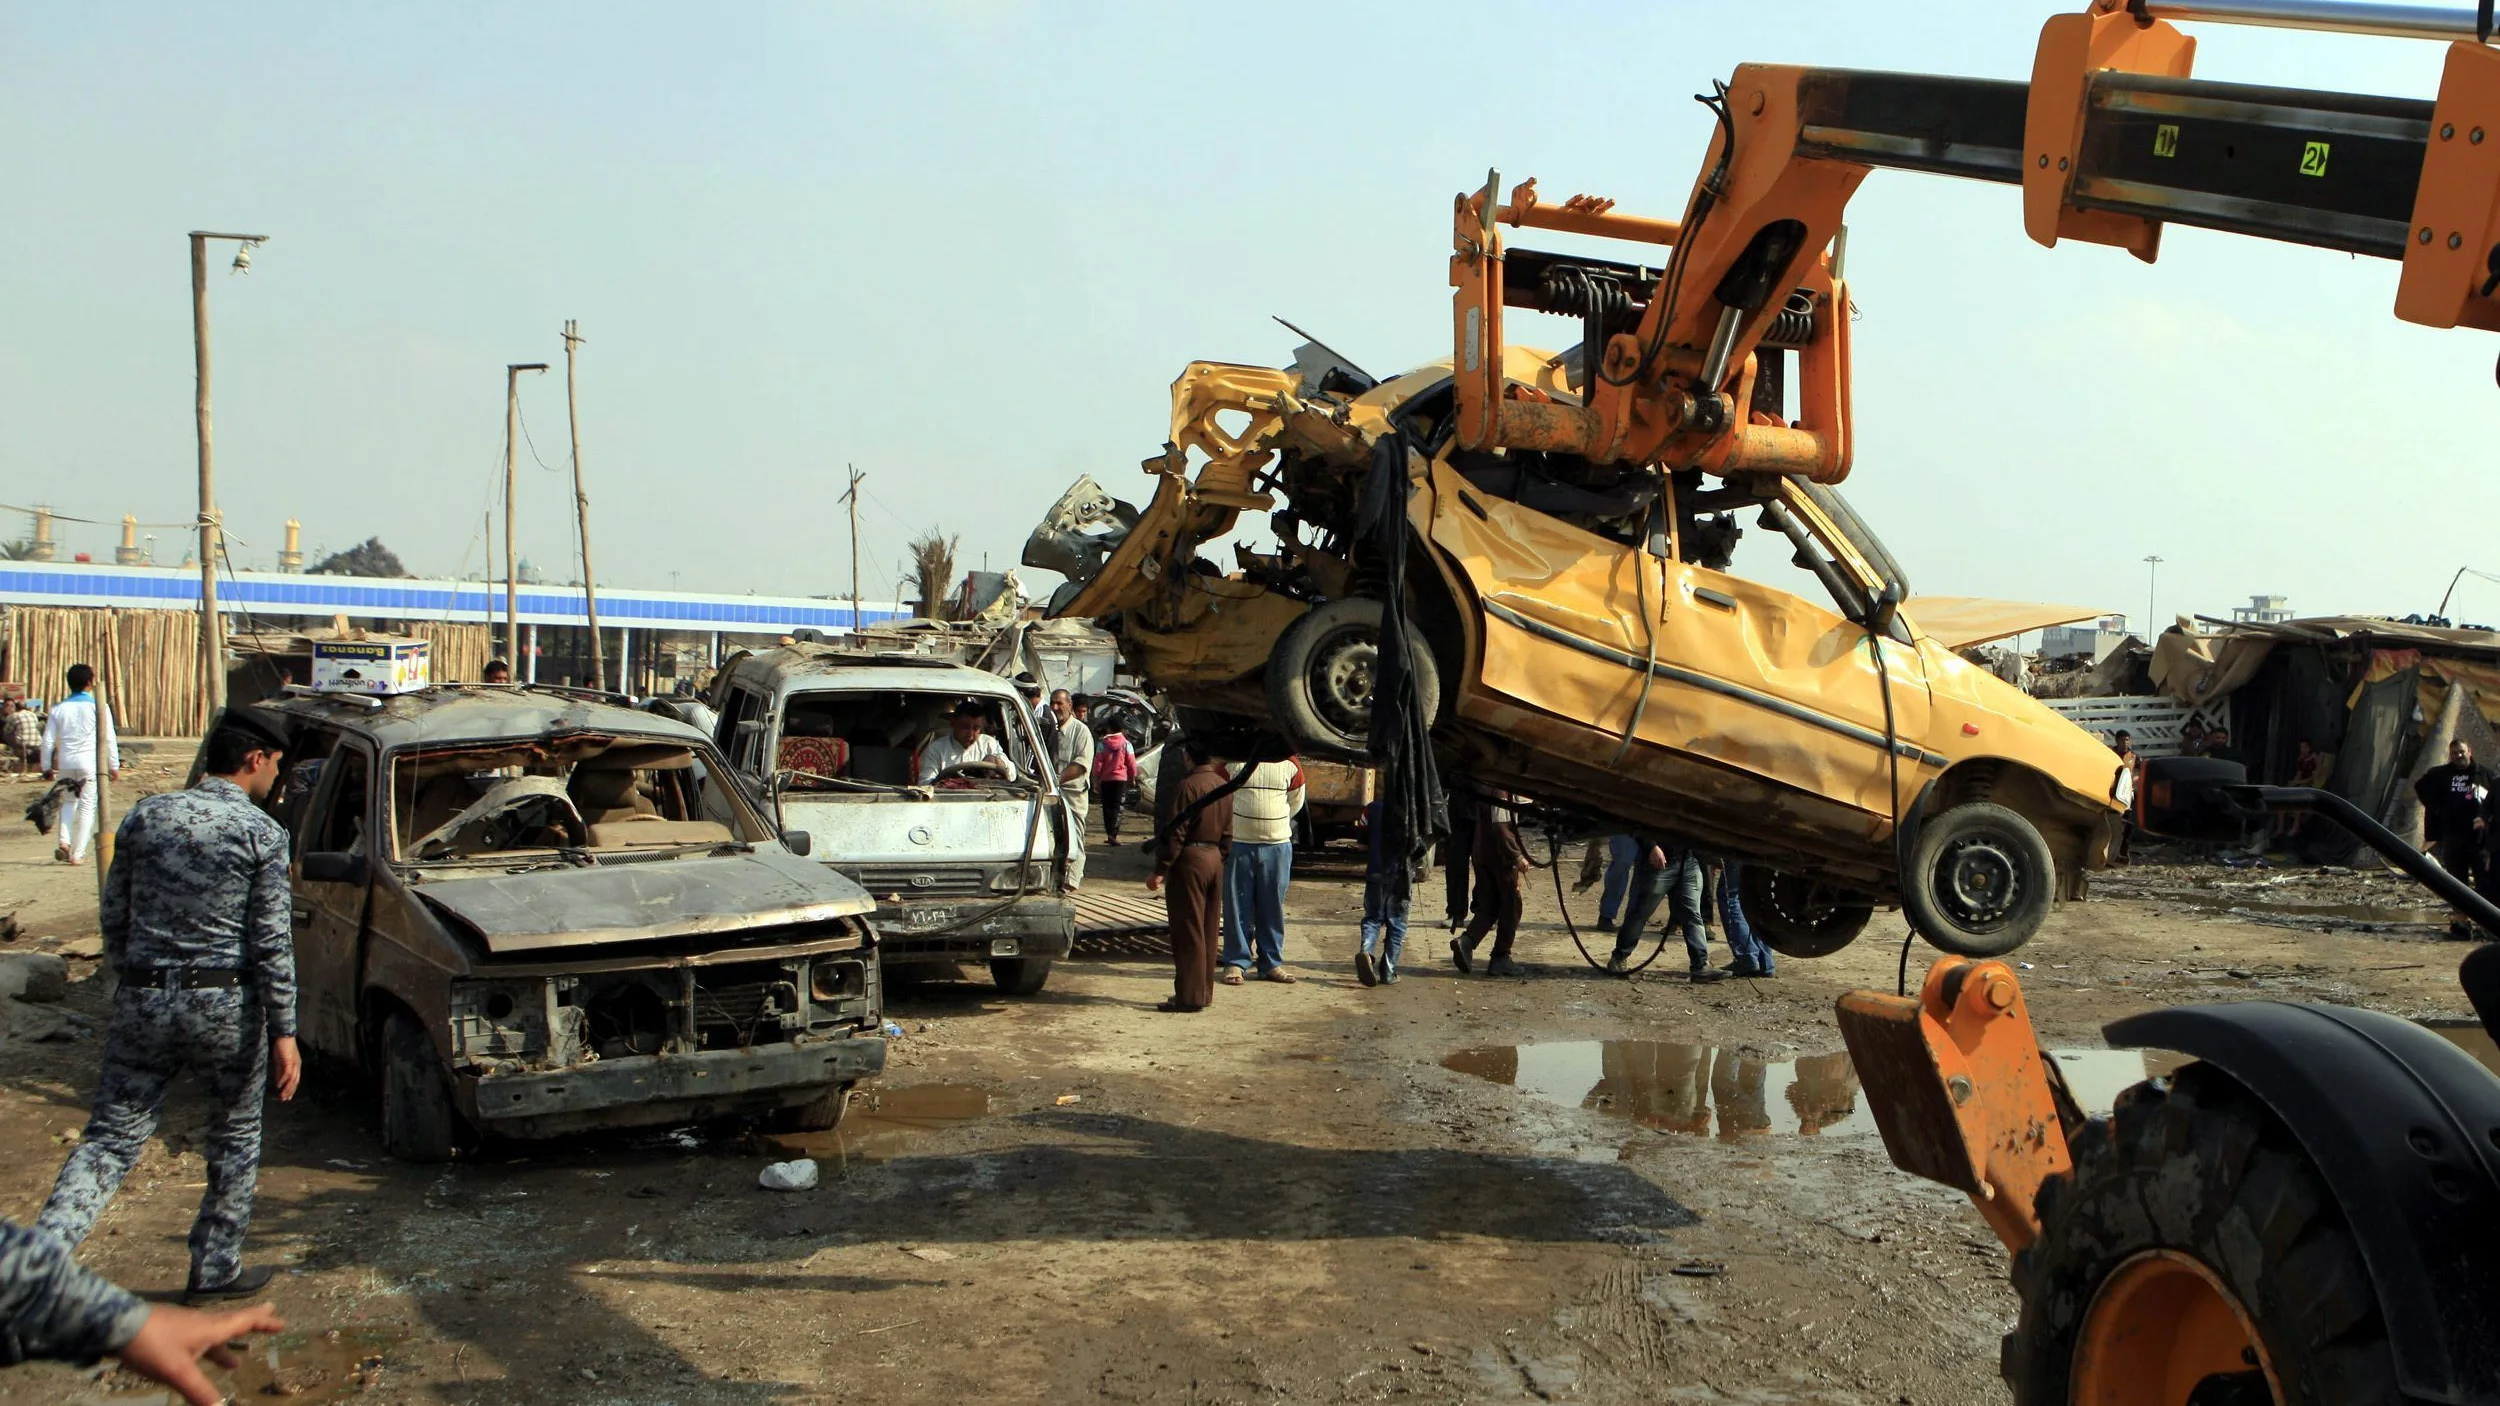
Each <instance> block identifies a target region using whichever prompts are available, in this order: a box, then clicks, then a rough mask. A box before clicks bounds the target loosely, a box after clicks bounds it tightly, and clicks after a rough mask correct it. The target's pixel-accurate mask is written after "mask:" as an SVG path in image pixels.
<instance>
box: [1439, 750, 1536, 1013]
mask: <svg viewBox="0 0 2500 1406" xmlns="http://www.w3.org/2000/svg"><path fill="white" fill-rule="evenodd" d="M1470 860H1471V862H1472V863H1473V864H1474V865H1475V870H1476V872H1475V880H1476V909H1475V914H1474V916H1473V917H1472V918H1470V919H1469V920H1468V923H1467V931H1465V932H1463V933H1460V934H1459V935H1458V938H1457V939H1456V940H1455V941H1453V942H1452V943H1450V961H1451V962H1452V963H1453V964H1455V965H1456V966H1457V967H1458V969H1459V971H1460V972H1462V973H1465V972H1472V971H1474V970H1475V969H1476V944H1477V943H1479V942H1482V941H1483V940H1484V935H1485V933H1486V932H1488V931H1490V932H1491V933H1492V934H1493V959H1492V960H1491V961H1489V962H1486V963H1485V964H1484V974H1485V975H1486V976H1524V975H1526V973H1525V972H1524V971H1523V970H1522V969H1521V968H1520V965H1519V964H1518V963H1517V962H1514V961H1512V960H1511V959H1510V947H1511V944H1512V943H1513V942H1515V941H1517V940H1518V937H1519V915H1520V912H1521V911H1522V908H1523V906H1524V905H1523V902H1522V900H1521V898H1520V893H1519V882H1520V879H1521V878H1522V877H1523V876H1524V875H1526V874H1527V872H1528V847H1527V846H1526V845H1524V844H1522V843H1520V840H1519V815H1518V812H1516V811H1514V810H1512V809H1511V808H1510V797H1509V795H1507V794H1504V793H1496V794H1495V795H1492V796H1489V797H1487V798H1486V799H1484V800H1482V801H1479V802H1477V803H1476V841H1475V849H1474V853H1473V854H1472V855H1471V856H1470Z"/></svg>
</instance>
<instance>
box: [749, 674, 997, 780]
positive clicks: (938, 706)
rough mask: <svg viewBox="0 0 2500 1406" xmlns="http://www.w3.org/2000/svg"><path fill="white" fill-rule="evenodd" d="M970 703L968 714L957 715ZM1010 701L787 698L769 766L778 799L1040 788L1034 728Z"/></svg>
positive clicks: (844, 695)
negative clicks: (827, 793) (910, 790)
mask: <svg viewBox="0 0 2500 1406" xmlns="http://www.w3.org/2000/svg"><path fill="white" fill-rule="evenodd" d="M966 704H969V705H970V711H971V716H969V717H962V718H959V717H958V716H957V713H958V710H959V709H961V708H963V707H964V705H966ZM1021 711H1022V705H1021V704H1019V703H1018V702H1016V701H1015V700H1013V699H1005V698H999V697H995V696H987V695H974V696H972V697H970V698H966V697H965V696H964V695H962V694H956V693H933V692H927V691H922V690H902V689H841V690H827V691H824V692H817V693H793V694H791V695H790V696H789V697H788V698H787V699H785V700H784V701H783V703H782V712H781V739H780V742H779V745H778V750H777V752H776V754H775V756H774V759H773V767H774V770H775V771H776V772H777V773H778V774H779V777H780V781H781V790H782V793H783V794H784V795H796V794H800V793H805V792H811V791H816V792H823V791H874V790H901V789H904V788H907V787H921V786H925V787H931V788H933V789H935V790H937V791H939V792H941V793H943V792H964V791H971V792H993V793H994V792H999V791H1011V792H1015V793H1017V794H1024V793H1029V792H1031V791H1033V790H1034V789H1035V788H1036V787H1037V786H1039V784H1040V777H1041V775H1042V771H1043V768H1042V767H1040V766H1039V765H1038V762H1037V759H1036V758H1035V756H1034V745H1033V734H1032V723H1031V720H1030V719H1029V718H1025V717H1021V716H1019V714H1020V713H1021Z"/></svg>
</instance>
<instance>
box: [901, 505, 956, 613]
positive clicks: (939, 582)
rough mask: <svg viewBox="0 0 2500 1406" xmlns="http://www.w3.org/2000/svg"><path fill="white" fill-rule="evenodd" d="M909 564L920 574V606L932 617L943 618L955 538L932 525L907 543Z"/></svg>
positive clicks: (952, 578) (952, 579) (951, 578)
mask: <svg viewBox="0 0 2500 1406" xmlns="http://www.w3.org/2000/svg"><path fill="white" fill-rule="evenodd" d="M911 560H912V568H913V570H914V571H915V572H916V573H917V574H918V576H919V578H920V609H921V611H922V612H923V613H925V614H926V615H927V616H928V617H929V618H930V619H932V620H943V619H945V618H946V607H947V598H946V597H947V592H948V590H949V589H950V588H951V587H953V585H954V584H955V539H954V538H952V537H945V536H941V535H939V533H938V530H937V529H936V528H934V527H932V528H930V529H929V531H928V534H927V535H926V536H924V537H922V538H921V539H920V540H918V541H916V542H914V543H912V544H911Z"/></svg>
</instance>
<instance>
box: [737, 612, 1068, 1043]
mask: <svg viewBox="0 0 2500 1406" xmlns="http://www.w3.org/2000/svg"><path fill="white" fill-rule="evenodd" d="M711 696H712V699H713V705H714V706H715V707H717V708H718V709H719V711H720V720H719V723H718V728H719V732H718V740H719V743H720V749H721V751H722V752H723V753H725V754H726V755H727V756H728V757H729V761H730V765H731V767H732V768H733V769H734V770H735V771H736V772H737V775H738V777H739V780H740V781H741V782H742V783H743V784H744V785H745V786H746V788H747V789H748V791H749V792H750V793H751V794H752V795H754V796H755V797H756V798H757V799H758V800H759V801H760V802H762V803H763V804H764V805H765V806H767V807H769V808H773V809H774V810H775V811H776V812H777V814H778V817H779V820H780V822H781V824H782V825H783V826H784V827H785V828H786V829H788V830H793V831H805V832H806V833H807V835H808V839H807V841H805V843H806V844H807V845H808V846H809V849H808V853H809V854H811V855H812V856H814V857H815V858H817V859H819V860H821V861H823V862H824V863H826V864H828V865H830V866H832V867H833V868H834V869H835V870H836V871H838V872H840V873H842V874H843V875H845V876H847V877H849V878H851V879H853V880H856V881H857V882H858V883H859V884H860V886H861V887H863V888H865V889H866V890H867V891H868V893H869V895H870V896H871V897H872V898H874V899H875V900H876V904H877V909H876V924H877V933H878V951H879V953H880V954H881V959H880V960H881V965H882V966H883V967H884V968H885V970H886V971H887V972H888V973H889V974H898V975H901V976H904V977H906V978H908V977H909V976H911V975H913V974H915V970H914V969H917V971H918V973H919V974H928V973H930V972H931V971H932V970H933V969H952V968H954V967H955V966H956V965H958V964H960V963H963V962H987V963H988V964H989V968H990V975H991V977H992V979H993V980H995V981H996V982H997V983H998V987H999V989H1000V990H1002V991H1006V992H1009V993H1011V994H1014V995H1030V994H1032V993H1033V992H1036V991H1039V990H1041V989H1042V984H1043V983H1044V982H1046V981H1048V980H1049V979H1050V967H1051V963H1052V962H1054V961H1056V960H1057V959H1058V958H1060V957H1063V956H1065V955H1067V952H1068V947H1069V944H1070V943H1071V942H1073V941H1074V940H1075V935H1076V903H1075V900H1074V897H1073V895H1071V894H1070V893H1069V892H1068V889H1067V871H1066V867H1065V865H1064V863H1063V862H1062V856H1063V854H1064V853H1065V850H1066V845H1067V843H1068V835H1067V820H1066V817H1067V811H1066V809H1065V807H1064V805H1063V804H1062V801H1061V797H1060V791H1059V783H1058V781H1057V779H1056V778H1055V777H1054V776H1052V775H1051V772H1052V770H1053V769H1052V768H1051V767H1049V766H1047V765H1045V764H1043V762H1042V760H1041V759H1042V757H1043V755H1044V753H1043V747H1042V740H1041V735H1040V733H1039V731H1038V729H1037V728H1036V727H1035V724H1034V719H1033V717H1032V715H1031V714H1030V713H1028V712H1027V711H1026V709H1025V707H1024V702H1023V700H1022V699H1021V698H1019V697H1018V696H1017V694H1016V691H1015V689H1014V687H1013V686H1012V685H1010V684H1009V683H1008V682H1007V680H1005V679H1003V678H1000V677H999V676H998V675H996V674H993V673H989V672H987V671H985V670H981V669H974V668H970V667H967V666H965V665H962V664H956V663H951V662H948V661H944V660H937V659H929V658H925V657H915V656H910V655H900V654H887V655H879V654H867V653H861V652H857V651H852V650H844V649H840V648H836V647H834V646H831V645H823V644H797V645H791V646H789V647H786V648H783V649H775V650H770V651H766V652H764V653H759V654H750V655H745V656H741V657H738V658H734V659H732V660H731V661H730V662H729V663H728V665H727V666H725V667H724V669H723V670H722V676H721V678H720V679H719V680H717V681H716V682H715V684H714V687H713V690H712V695H711ZM966 702H970V703H972V704H974V705H975V706H977V707H978V709H979V710H980V712H981V714H982V720H983V721H982V727H983V731H984V733H985V734H986V735H988V736H990V737H995V738H997V739H998V742H999V745H1000V746H1001V747H1002V748H1003V749H1004V751H1005V753H1006V756H1007V760H1008V761H1009V762H1010V763H1011V764H1012V765H1013V767H1014V770H1015V774H1014V775H1013V776H1012V777H1008V778H997V777H989V776H982V775H953V774H942V775H929V774H928V773H929V772H930V770H931V768H928V767H924V765H923V762H924V760H927V758H926V757H925V755H924V749H926V748H928V747H930V746H933V745H935V744H937V742H938V741H939V739H942V738H945V737H946V736H947V735H948V719H949V717H950V715H951V714H952V713H953V712H954V711H955V709H956V707H957V706H958V705H960V704H963V703H966ZM924 775H927V778H928V779H926V780H925V781H924V780H923V777H924ZM1080 842H1081V839H1080Z"/></svg>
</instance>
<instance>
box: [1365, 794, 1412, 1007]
mask: <svg viewBox="0 0 2500 1406" xmlns="http://www.w3.org/2000/svg"><path fill="white" fill-rule="evenodd" d="M1363 829H1364V831H1365V832H1366V833H1367V834H1368V835H1369V836H1370V837H1371V838H1370V844H1371V857H1370V858H1369V859H1367V860H1366V861H1364V864H1363V942H1362V946H1360V947H1358V948H1356V949H1355V953H1354V979H1355V980H1357V981H1359V982H1361V983H1363V984H1364V985H1365V986H1387V985H1389V984H1391V983H1393V982H1395V981H1396V980H1397V979H1398V959H1399V958H1400V957H1403V956H1405V955H1406V909H1407V905H1408V902H1409V899H1408V898H1407V897H1403V896H1400V895H1399V893H1398V891H1397V889H1398V866H1399V864H1400V863H1402V862H1403V861H1401V860H1399V859H1396V858H1391V857H1385V856H1383V855H1382V854H1381V852H1380V802H1378V801H1374V802H1372V803H1371V804H1370V805H1367V806H1365V807H1363Z"/></svg>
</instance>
